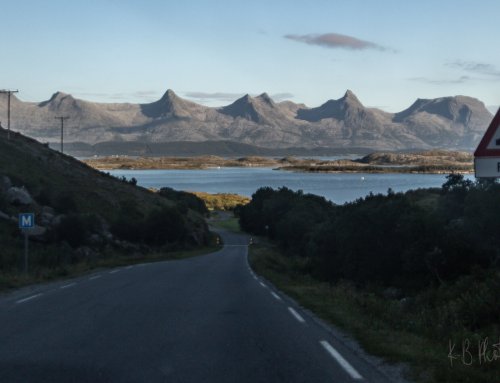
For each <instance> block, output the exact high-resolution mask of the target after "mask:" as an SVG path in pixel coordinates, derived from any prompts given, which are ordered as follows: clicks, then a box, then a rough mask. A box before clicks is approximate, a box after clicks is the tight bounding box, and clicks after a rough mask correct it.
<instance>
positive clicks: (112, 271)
mask: <svg viewBox="0 0 500 383" xmlns="http://www.w3.org/2000/svg"><path fill="white" fill-rule="evenodd" d="M119 271H120V269H116V270H111V271H110V272H109V273H110V274H114V273H117V272H119Z"/></svg>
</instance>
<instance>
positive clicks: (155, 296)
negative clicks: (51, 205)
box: [0, 232, 389, 383]
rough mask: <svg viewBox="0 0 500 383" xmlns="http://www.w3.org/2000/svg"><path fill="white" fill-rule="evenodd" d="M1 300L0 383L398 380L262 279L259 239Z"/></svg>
mask: <svg viewBox="0 0 500 383" xmlns="http://www.w3.org/2000/svg"><path fill="white" fill-rule="evenodd" d="M221 234H222V236H223V239H224V243H225V246H224V248H223V249H222V250H221V251H218V252H216V253H213V254H209V255H204V256H200V257H195V258H190V259H184V260H177V261H166V262H159V263H150V264H142V265H135V266H129V267H122V268H117V269H113V270H105V271H102V270H101V271H99V272H96V273H95V274H91V275H87V276H85V277H79V278H76V279H72V280H69V281H64V282H57V283H51V284H46V285H43V286H39V287H37V288H35V289H31V290H27V289H23V290H20V291H18V292H16V293H12V294H9V295H6V296H3V297H2V298H0V382H23V383H24V382H51V383H53V382H92V383H98V382H125V383H126V382H148V383H153V382H186V383H191V382H195V383H198V382H216V383H224V382H231V383H233V382H234V383H244V382H252V383H255V382H266V383H267V382H286V383H293V382H313V383H315V382H336V383H339V382H372V383H373V382H388V381H389V380H388V379H387V377H385V376H384V375H382V374H381V373H380V372H379V371H378V370H377V369H375V368H374V367H373V366H372V365H371V364H370V363H367V362H366V361H365V360H364V359H363V358H359V357H358V355H357V354H356V353H355V352H353V351H351V350H350V349H349V348H347V347H346V346H344V344H343V343H342V342H339V341H338V340H337V339H336V338H335V337H333V336H332V335H331V333H330V332H328V331H326V330H325V329H324V328H323V327H322V326H320V325H318V324H317V323H316V322H315V321H313V320H312V319H311V317H310V316H308V315H307V314H306V313H304V312H303V311H302V310H301V309H300V307H297V306H296V305H295V304H294V303H293V302H292V301H291V300H289V299H288V298H287V297H285V296H283V295H282V294H281V293H280V292H279V291H275V290H273V289H272V288H271V287H270V286H268V285H267V283H266V282H265V281H263V280H260V279H259V277H258V276H256V275H254V274H253V272H252V271H251V269H250V268H249V266H248V262H247V244H248V237H246V236H244V235H238V234H233V233H228V232H222V233H221Z"/></svg>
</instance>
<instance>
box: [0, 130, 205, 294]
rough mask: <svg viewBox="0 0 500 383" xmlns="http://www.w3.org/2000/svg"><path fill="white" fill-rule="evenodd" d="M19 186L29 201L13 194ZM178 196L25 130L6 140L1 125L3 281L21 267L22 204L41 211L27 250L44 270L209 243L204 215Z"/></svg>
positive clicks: (36, 266) (0, 266)
mask: <svg viewBox="0 0 500 383" xmlns="http://www.w3.org/2000/svg"><path fill="white" fill-rule="evenodd" d="M23 190H24V191H23ZM15 192H17V193H21V194H23V193H24V194H28V198H29V197H31V201H24V202H23V201H19V200H15V198H14V200H13V197H12V193H15ZM194 198H195V197H194ZM180 199H181V197H180V194H179V193H177V192H175V191H172V192H171V193H170V194H169V195H168V196H166V195H161V194H159V193H154V192H151V191H149V190H147V189H144V188H142V187H139V186H136V185H135V182H134V180H125V179H122V180H119V179H117V178H115V177H112V176H110V175H108V174H105V173H101V172H99V171H97V170H94V169H92V168H91V167H89V166H87V165H85V164H84V163H82V162H80V161H78V160H76V159H74V158H72V157H70V156H66V155H64V154H61V153H59V152H57V151H54V150H52V149H49V148H48V147H47V146H46V145H43V144H40V143H38V142H37V141H35V140H32V139H29V138H27V137H24V136H22V135H19V134H16V133H13V134H11V139H10V140H7V136H6V131H5V130H3V129H0V247H1V248H2V252H1V253H0V274H1V275H0V288H1V287H2V276H3V278H4V284H6V283H7V282H5V280H10V281H12V278H11V277H12V276H13V275H17V274H19V266H20V264H19V263H20V262H19V259H20V254H21V252H22V251H21V250H22V241H21V233H20V232H19V229H18V228H17V222H16V218H17V215H18V213H20V212H34V213H35V215H36V219H35V220H36V223H37V225H38V226H39V227H37V229H36V232H35V233H34V234H36V235H33V236H32V237H31V241H30V242H31V243H30V247H31V251H30V253H31V254H30V257H31V258H32V259H31V261H32V266H33V267H32V272H33V273H35V274H36V273H39V274H40V273H47V270H50V272H52V271H54V270H56V269H61V268H66V267H67V266H69V265H75V264H79V263H82V262H83V263H95V262H96V261H99V260H103V259H106V258H112V257H115V256H117V255H128V256H133V257H136V258H137V257H141V256H142V257H143V256H147V255H148V254H151V253H165V252H168V251H178V250H182V249H188V248H189V249H194V248H199V247H200V246H204V245H206V244H207V243H208V241H209V235H208V229H207V225H206V223H205V220H204V218H203V216H202V215H201V214H200V213H199V212H196V211H194V210H192V209H191V208H190V206H187V205H186V204H184V203H180V202H179V201H180ZM200 202H201V201H200ZM6 275H7V277H6ZM9 278H10V279H9ZM7 284H8V283H7ZM13 284H14V285H15V283H13Z"/></svg>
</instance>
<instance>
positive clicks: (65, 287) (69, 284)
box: [59, 282, 76, 289]
mask: <svg viewBox="0 0 500 383" xmlns="http://www.w3.org/2000/svg"><path fill="white" fill-rule="evenodd" d="M75 285H76V282H73V283H68V284H67V285H64V286H59V288H60V289H67V288H68V287H73V286H75Z"/></svg>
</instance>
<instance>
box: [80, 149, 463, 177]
mask: <svg viewBox="0 0 500 383" xmlns="http://www.w3.org/2000/svg"><path fill="white" fill-rule="evenodd" d="M84 162H85V163H87V164H88V165H90V166H92V167H94V168H96V169H102V170H103V169H208V168H218V167H275V168H276V169H277V170H291V171H302V172H323V173H328V172H357V173H450V172H460V173H470V172H472V171H473V158H472V153H469V152H457V151H446V150H429V151H420V152H404V153H403V152H375V153H371V154H369V155H366V156H364V157H363V158H360V159H357V160H352V159H339V160H325V159H320V158H300V157H293V156H287V157H282V158H273V157H259V156H248V157H239V158H224V157H218V156H197V157H128V156H110V157H96V158H91V159H86V160H84Z"/></svg>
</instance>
